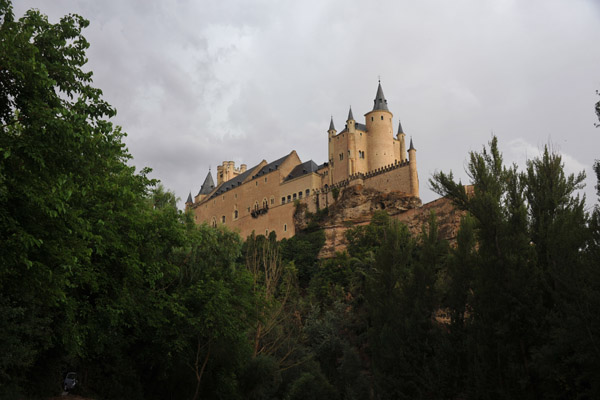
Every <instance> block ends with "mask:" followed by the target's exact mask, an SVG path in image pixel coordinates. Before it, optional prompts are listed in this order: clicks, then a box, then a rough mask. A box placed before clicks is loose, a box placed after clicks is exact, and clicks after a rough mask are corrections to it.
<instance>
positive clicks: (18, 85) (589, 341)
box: [0, 0, 600, 399]
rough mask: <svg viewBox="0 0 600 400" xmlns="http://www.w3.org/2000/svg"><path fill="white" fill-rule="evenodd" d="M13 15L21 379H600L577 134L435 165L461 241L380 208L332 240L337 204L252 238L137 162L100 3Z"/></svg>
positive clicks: (6, 17)
mask: <svg viewBox="0 0 600 400" xmlns="http://www.w3.org/2000/svg"><path fill="white" fill-rule="evenodd" d="M0 22H1V26H0V89H1V90H0V126H1V129H2V131H1V136H0V243H1V248H0V317H1V321H2V324H1V325H0V398H44V397H46V398H47V397H50V396H53V395H56V394H58V393H60V391H61V383H62V379H63V378H64V376H65V374H66V373H67V372H69V371H76V372H77V373H78V377H79V384H78V386H77V388H76V391H79V392H80V393H81V394H84V395H88V396H91V397H94V398H98V399H101V398H106V399H168V398H173V399H186V398H190V399H198V398H207V399H212V398H214V399H236V398H238V399H242V398H247V399H321V398H328V399H387V398H394V399H396V398H399V399H403V398H404V399H419V398H427V399H437V398H450V399H482V398H484V399H485V398H489V399H492V398H493V399H497V398H506V399H513V398H532V399H537V398H560V399H570V398H600V374H598V371H600V350H599V349H600V317H598V315H597V312H596V310H598V309H600V271H599V270H598V268H599V266H600V208H599V207H598V206H596V207H595V208H593V209H591V210H590V209H586V207H585V203H584V200H583V199H581V198H579V197H578V196H577V194H576V191H577V190H578V189H579V188H580V187H581V185H582V181H583V174H580V175H577V176H573V175H569V176H566V175H565V173H564V168H563V164H562V161H561V159H560V156H559V155H557V154H553V153H551V152H550V151H548V150H547V149H546V150H545V152H544V154H543V155H542V156H541V157H539V158H537V159H534V160H531V161H529V162H528V163H527V165H526V168H525V170H523V171H520V170H518V169H517V168H516V167H514V166H513V167H506V166H504V164H503V161H502V156H501V154H500V151H499V148H498V143H497V140H496V139H495V138H493V139H492V141H491V143H490V144H489V146H488V147H486V148H484V149H483V150H482V151H481V152H473V153H471V154H470V159H469V163H468V169H467V170H468V173H469V176H470V179H471V184H472V185H473V191H472V192H471V191H467V190H465V188H464V186H462V184H461V183H460V182H456V181H455V180H454V179H453V177H452V174H451V173H450V174H446V173H443V172H440V173H438V174H436V175H435V176H434V177H433V179H432V181H431V185H432V187H433V188H434V189H435V190H436V191H437V192H438V193H439V194H441V195H444V196H448V197H449V198H450V199H451V200H452V201H453V202H454V203H455V204H456V207H458V208H460V209H462V210H464V212H465V214H464V218H463V219H462V222H461V226H460V230H459V232H458V235H457V237H456V240H455V241H454V242H453V243H451V244H449V243H447V242H446V241H445V240H442V239H440V237H439V235H438V227H437V221H436V218H435V215H431V217H430V219H429V221H428V223H427V224H425V226H423V229H422V233H421V234H420V235H416V236H415V235H412V234H411V233H410V232H409V231H408V228H407V227H406V226H404V225H402V224H400V223H399V222H397V221H396V220H394V219H392V218H391V217H390V216H388V215H387V214H385V213H383V212H380V213H376V214H375V215H374V217H373V219H372V222H371V224H370V225H366V226H357V227H354V228H351V229H349V230H348V231H347V233H346V239H347V242H348V247H347V251H346V252H343V253H338V254H337V255H336V256H335V257H334V258H332V259H329V260H319V258H318V253H319V251H320V249H321V247H322V246H323V244H324V242H325V235H324V233H323V231H322V230H321V229H320V227H319V220H320V219H322V218H324V216H325V215H326V213H327V210H323V211H321V212H320V213H317V214H315V215H313V216H312V217H311V218H312V219H311V222H310V223H309V224H308V226H307V228H306V229H305V230H304V231H301V232H299V233H298V234H297V235H296V236H295V237H294V238H291V239H288V240H282V241H278V240H277V238H276V237H275V235H271V236H270V237H268V238H266V237H264V236H255V235H251V236H250V237H248V238H247V239H246V240H245V241H244V242H243V243H242V240H241V238H239V236H238V235H237V234H235V233H232V232H230V231H227V230H225V229H220V228H219V229H213V228H209V227H208V226H206V225H201V226H197V225H195V224H194V223H193V221H192V218H191V216H190V215H187V214H183V213H181V212H180V211H178V210H177V209H176V206H175V203H176V199H175V197H174V195H173V194H172V193H170V192H169V191H167V190H165V189H164V188H163V187H162V186H160V185H158V184H157V182H154V181H153V180H150V179H148V178H147V173H148V171H147V170H143V171H141V172H140V173H136V172H135V170H134V169H133V168H132V167H130V166H128V165H127V162H128V160H129V158H130V156H129V154H128V153H127V150H126V149H125V147H124V145H123V143H122V138H123V133H121V131H120V130H119V128H116V127H113V126H112V124H111V123H110V122H109V119H110V117H111V116H113V115H114V113H115V110H114V109H112V108H111V107H110V106H109V105H108V104H106V103H105V102H104V101H103V100H102V99H101V92H100V90H99V89H96V88H93V87H92V86H91V73H90V72H84V71H83V70H82V67H83V66H84V64H85V61H86V59H85V49H86V48H87V46H88V44H87V42H86V41H85V38H84V37H83V36H82V35H81V29H82V28H84V27H85V26H87V21H85V20H84V19H82V18H80V17H78V16H66V17H64V18H63V19H62V20H61V21H60V22H59V23H57V24H51V23H49V22H48V20H47V18H46V17H45V16H43V15H41V14H40V13H39V12H37V11H29V12H27V13H26V15H25V16H24V17H23V18H21V19H20V20H15V19H14V16H13V15H12V10H11V6H10V4H9V3H8V2H7V1H6V0H0ZM595 172H596V175H597V177H598V186H597V189H598V196H599V197H600V164H599V163H596V164H595Z"/></svg>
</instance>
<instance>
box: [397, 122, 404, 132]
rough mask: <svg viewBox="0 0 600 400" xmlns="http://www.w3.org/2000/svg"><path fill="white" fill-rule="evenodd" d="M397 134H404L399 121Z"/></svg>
mask: <svg viewBox="0 0 600 400" xmlns="http://www.w3.org/2000/svg"><path fill="white" fill-rule="evenodd" d="M398 133H404V131H403V130H402V123H400V120H398Z"/></svg>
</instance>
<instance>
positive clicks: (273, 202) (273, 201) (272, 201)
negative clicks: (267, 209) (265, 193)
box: [271, 197, 275, 205]
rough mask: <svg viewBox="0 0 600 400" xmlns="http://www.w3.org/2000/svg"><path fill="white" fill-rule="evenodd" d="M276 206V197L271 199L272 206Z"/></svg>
mask: <svg viewBox="0 0 600 400" xmlns="http://www.w3.org/2000/svg"><path fill="white" fill-rule="evenodd" d="M274 204H275V197H271V205H274Z"/></svg>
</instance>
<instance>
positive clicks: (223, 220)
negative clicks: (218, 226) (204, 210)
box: [221, 215, 225, 223]
mask: <svg viewBox="0 0 600 400" xmlns="http://www.w3.org/2000/svg"><path fill="white" fill-rule="evenodd" d="M221 222H222V223H225V216H224V215H223V216H222V217H221Z"/></svg>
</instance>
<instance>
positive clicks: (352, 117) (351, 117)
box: [347, 106, 354, 121]
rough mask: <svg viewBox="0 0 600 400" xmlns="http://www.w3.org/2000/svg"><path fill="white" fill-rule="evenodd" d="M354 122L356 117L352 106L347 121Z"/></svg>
mask: <svg viewBox="0 0 600 400" xmlns="http://www.w3.org/2000/svg"><path fill="white" fill-rule="evenodd" d="M350 120H353V121H354V115H352V106H350V111H348V119H347V121H350Z"/></svg>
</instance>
